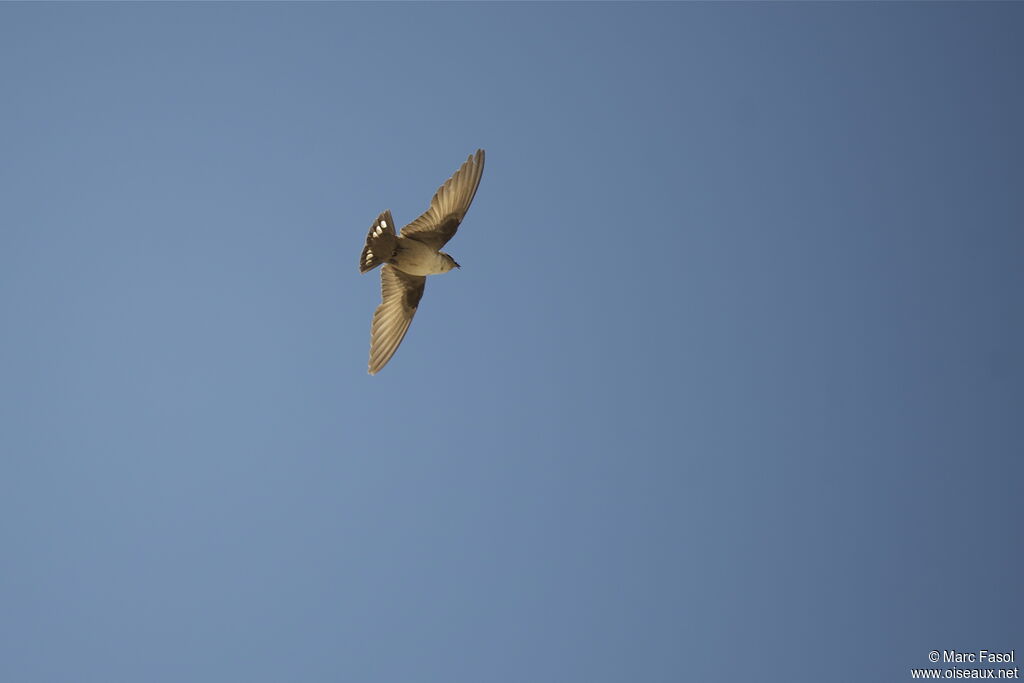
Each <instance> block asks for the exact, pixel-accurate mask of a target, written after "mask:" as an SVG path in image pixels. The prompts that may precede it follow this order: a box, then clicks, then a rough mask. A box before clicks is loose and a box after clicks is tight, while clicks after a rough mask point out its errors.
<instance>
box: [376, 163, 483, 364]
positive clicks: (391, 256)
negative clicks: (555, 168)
mask: <svg viewBox="0 0 1024 683" xmlns="http://www.w3.org/2000/svg"><path fill="white" fill-rule="evenodd" d="M483 170H484V151H483V150H482V149H478V150H477V151H476V154H474V155H471V156H470V157H469V158H468V159H467V160H466V162H465V163H464V164H462V166H461V167H460V168H459V170H458V171H456V172H455V175H453V176H452V177H451V178H449V179H448V180H447V182H445V184H444V185H442V186H441V187H440V188H439V189H438V190H437V192H436V193H435V194H434V198H433V199H432V200H431V202H430V208H429V209H427V211H426V212H425V213H423V214H422V215H421V216H420V217H419V218H417V219H416V220H414V221H413V222H412V223H409V224H408V225H406V226H405V227H404V228H402V232H401V233H400V234H398V235H396V234H395V224H394V220H393V219H392V217H391V211H385V212H384V213H382V214H381V215H380V216H378V217H377V220H376V221H374V223H373V225H372V226H370V230H369V232H368V233H367V235H366V245H365V246H364V247H363V251H362V253H361V254H360V256H359V272H361V273H365V272H367V271H370V270H373V269H374V268H376V267H377V266H382V268H381V271H380V283H381V304H380V305H379V306H378V307H377V310H376V311H374V313H373V323H372V325H371V327H370V364H369V371H370V374H371V375H374V374H376V373H377V372H378V371H379V370H380V369H381V368H383V367H384V366H385V365H386V364H387V362H388V361H389V360H391V357H392V356H393V355H394V353H395V351H396V350H397V349H398V345H399V344H401V343H402V339H403V338H404V337H405V333H406V332H407V331H408V330H409V325H410V324H411V323H412V318H413V316H414V315H416V309H417V308H418V306H419V302H420V298H422V296H423V288H424V286H425V285H426V281H427V277H426V276H428V275H439V274H441V273H447V272H448V271H449V270H452V269H453V268H458V267H459V264H458V263H456V262H455V259H453V258H452V257H451V256H449V255H448V254H446V253H444V252H443V251H441V247H443V246H444V245H445V244H446V243H447V242H448V240H450V239H451V238H452V237H453V236H454V235H455V232H456V230H458V228H459V224H460V223H461V222H462V219H463V218H464V217H465V215H466V211H467V210H468V209H469V205H470V204H471V203H472V201H473V197H474V196H475V195H476V190H477V187H478V186H479V185H480V177H481V175H482V174H483Z"/></svg>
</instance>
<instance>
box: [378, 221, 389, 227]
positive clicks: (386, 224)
mask: <svg viewBox="0 0 1024 683" xmlns="http://www.w3.org/2000/svg"><path fill="white" fill-rule="evenodd" d="M380 227H382V228H386V227H388V222H387V221H381V222H380Z"/></svg>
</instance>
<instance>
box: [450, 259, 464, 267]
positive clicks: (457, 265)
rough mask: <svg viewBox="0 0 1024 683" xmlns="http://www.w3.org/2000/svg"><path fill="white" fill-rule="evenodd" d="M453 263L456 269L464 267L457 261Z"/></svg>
mask: <svg viewBox="0 0 1024 683" xmlns="http://www.w3.org/2000/svg"><path fill="white" fill-rule="evenodd" d="M452 263H454V264H455V267H456V268H461V267H462V266H460V265H459V264H458V262H457V261H455V260H452Z"/></svg>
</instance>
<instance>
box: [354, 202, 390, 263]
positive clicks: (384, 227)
mask: <svg viewBox="0 0 1024 683" xmlns="http://www.w3.org/2000/svg"><path fill="white" fill-rule="evenodd" d="M397 243H398V238H397V237H396V236H395V222H394V221H393V220H392V219H391V210H390V209H389V210H387V211H385V212H384V213H382V214H381V215H379V216H377V220H375V221H374V222H373V225H371V226H370V232H368V233H366V246H365V247H363V253H362V254H360V255H359V272H360V273H365V272H366V271H368V270H373V269H374V268H376V267H377V266H379V265H380V264H382V263H387V262H388V259H390V258H391V257H392V256H394V254H395V245H396V244H397Z"/></svg>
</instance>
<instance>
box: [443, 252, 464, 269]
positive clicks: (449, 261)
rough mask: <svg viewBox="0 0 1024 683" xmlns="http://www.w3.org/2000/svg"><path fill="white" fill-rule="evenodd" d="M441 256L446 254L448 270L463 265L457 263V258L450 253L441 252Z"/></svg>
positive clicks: (445, 260) (445, 259)
mask: <svg viewBox="0 0 1024 683" xmlns="http://www.w3.org/2000/svg"><path fill="white" fill-rule="evenodd" d="M441 256H444V262H445V264H447V266H448V270H452V269H453V268H461V267H462V266H460V265H459V264H458V263H456V262H455V259H453V258H452V257H451V256H449V255H448V254H446V253H444V252H441Z"/></svg>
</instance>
